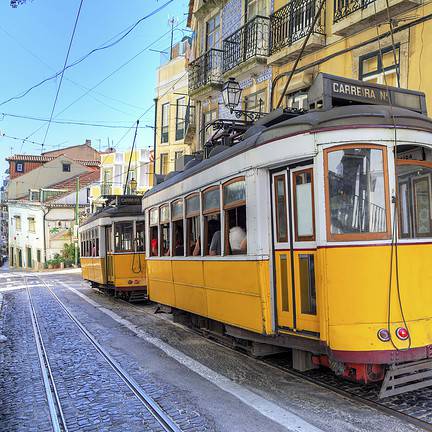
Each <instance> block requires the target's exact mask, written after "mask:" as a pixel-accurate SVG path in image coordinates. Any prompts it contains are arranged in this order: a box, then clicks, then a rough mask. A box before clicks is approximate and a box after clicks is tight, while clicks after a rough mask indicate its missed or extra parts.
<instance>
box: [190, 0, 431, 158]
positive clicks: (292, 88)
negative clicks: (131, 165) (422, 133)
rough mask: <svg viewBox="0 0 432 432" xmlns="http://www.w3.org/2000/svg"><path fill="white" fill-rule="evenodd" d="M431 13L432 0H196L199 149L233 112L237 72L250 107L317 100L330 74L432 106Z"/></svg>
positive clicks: (193, 88)
mask: <svg viewBox="0 0 432 432" xmlns="http://www.w3.org/2000/svg"><path fill="white" fill-rule="evenodd" d="M431 12H432V2H431V1H429V0H424V1H421V0H389V1H386V0H368V1H357V0H323V1H322V0H302V1H300V0H291V1H286V0H214V1H204V0H191V1H190V5H189V18H188V24H189V26H190V27H191V28H192V29H193V30H194V38H193V42H192V49H191V56H190V62H189V94H190V96H191V99H192V100H193V104H194V105H195V113H196V118H195V120H196V123H197V127H196V130H197V133H196V135H195V137H194V148H195V149H196V150H199V149H202V148H203V145H204V144H205V143H206V141H207V140H208V139H209V138H210V137H211V135H212V134H213V133H214V129H213V128H212V127H208V125H209V124H210V123H211V122H213V121H215V120H217V119H230V118H233V114H231V113H230V111H228V110H227V109H226V107H225V106H224V104H223V100H222V95H221V90H222V87H223V84H224V83H225V82H226V81H227V80H228V79H229V78H235V80H236V81H237V82H238V83H239V84H240V87H241V88H242V100H241V104H239V106H238V108H239V109H242V110H249V111H260V110H261V111H263V112H269V111H271V110H273V109H275V108H276V107H278V106H280V107H282V108H300V109H301V108H308V107H307V98H306V93H307V91H308V89H309V87H310V85H311V83H312V82H313V80H314V78H315V77H316V76H317V75H318V73H320V72H325V73H330V74H334V75H339V76H343V77H346V78H353V79H360V80H364V81H369V82H372V83H380V84H387V85H389V86H398V85H400V86H401V87H404V88H409V89H412V90H420V91H423V92H425V93H426V96H427V101H428V105H429V111H431V110H432V82H431V81H430V80H428V79H427V78H426V77H427V76H428V69H427V68H428V64H429V61H430V59H431V57H432V49H431V44H430V43H429V42H430V41H431V40H432V25H431V19H432V18H431ZM389 17H390V21H389ZM309 33H310V34H309ZM306 40H307V43H306V45H304V43H305V41H306ZM296 61H298V64H297V66H296V68H295V73H294V74H293V76H292V77H291V80H290V82H289V83H288V82H287V81H288V76H289V75H290V73H291V71H292V69H293V68H294V64H295V63H296ZM410 65H411V67H410ZM285 87H287V88H286V89H285ZM240 120H243V121H247V118H243V119H240Z"/></svg>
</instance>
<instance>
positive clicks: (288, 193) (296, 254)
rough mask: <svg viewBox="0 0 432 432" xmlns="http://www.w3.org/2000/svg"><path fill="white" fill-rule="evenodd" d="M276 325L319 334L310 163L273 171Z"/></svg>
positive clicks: (312, 334) (312, 185)
mask: <svg viewBox="0 0 432 432" xmlns="http://www.w3.org/2000/svg"><path fill="white" fill-rule="evenodd" d="M272 190H273V219H274V220H273V222H274V257H275V276H276V277H275V284H276V291H277V296H276V300H277V317H278V327H279V328H280V329H281V330H282V329H286V330H291V331H296V332H304V333H305V334H309V335H311V336H314V335H316V336H318V333H319V320H318V312H319V311H318V309H317V296H316V279H315V266H316V241H315V212H314V183H313V168H312V166H307V167H305V166H303V167H296V168H292V169H289V168H288V169H285V170H283V171H280V172H278V173H275V174H273V175H272Z"/></svg>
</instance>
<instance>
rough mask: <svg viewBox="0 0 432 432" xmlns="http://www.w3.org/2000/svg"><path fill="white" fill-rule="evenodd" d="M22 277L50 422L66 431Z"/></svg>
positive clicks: (42, 343)
mask: <svg viewBox="0 0 432 432" xmlns="http://www.w3.org/2000/svg"><path fill="white" fill-rule="evenodd" d="M21 277H23V278H24V283H25V286H26V291H27V295H28V298H29V309H30V315H31V320H32V326H33V333H34V337H35V342H36V348H37V352H38V358H39V363H40V367H41V372H42V379H43V383H44V387H45V393H46V397H47V402H48V409H49V413H50V418H51V424H52V427H53V430H54V432H67V431H68V428H67V425H66V420H65V418H64V414H63V410H62V407H61V402H60V397H59V395H58V391H57V387H56V384H55V380H54V375H53V373H52V370H51V366H50V363H49V359H48V354H47V351H46V349H45V344H44V342H43V338H42V332H41V330H40V327H39V321H38V318H37V315H36V310H35V307H34V304H33V299H32V296H31V292H30V288H29V286H28V282H27V277H26V276H21Z"/></svg>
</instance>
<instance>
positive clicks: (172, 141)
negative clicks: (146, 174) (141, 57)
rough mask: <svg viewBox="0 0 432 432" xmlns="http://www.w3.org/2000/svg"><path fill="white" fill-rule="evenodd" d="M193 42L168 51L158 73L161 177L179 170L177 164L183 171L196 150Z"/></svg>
mask: <svg viewBox="0 0 432 432" xmlns="http://www.w3.org/2000/svg"><path fill="white" fill-rule="evenodd" d="M190 40H191V39H190V38H188V37H185V38H183V40H182V41H181V42H179V43H177V44H175V45H173V46H172V48H171V49H168V50H167V52H168V56H163V57H162V59H161V60H162V61H161V65H160V67H159V68H158V70H157V78H156V82H157V84H156V98H155V102H156V110H157V111H156V112H157V114H156V130H155V141H156V142H155V148H156V152H155V169H156V174H160V175H166V174H168V173H169V172H171V171H175V170H176V164H177V169H179V170H181V169H182V167H183V164H184V160H185V158H183V156H187V155H190V154H191V151H192V150H191V144H192V138H193V136H194V132H195V131H194V124H193V123H191V118H193V117H192V112H191V111H192V110H193V107H191V104H190V101H189V95H188V73H187V59H188V56H189V53H190ZM186 160H187V158H186ZM176 161H177V162H176ZM179 164H180V165H179Z"/></svg>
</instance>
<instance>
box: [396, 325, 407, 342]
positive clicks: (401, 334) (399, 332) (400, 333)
mask: <svg viewBox="0 0 432 432" xmlns="http://www.w3.org/2000/svg"><path fill="white" fill-rule="evenodd" d="M396 336H397V337H398V338H399V339H400V340H407V339H408V338H409V333H408V330H407V329H406V328H404V327H398V328H397V329H396Z"/></svg>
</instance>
